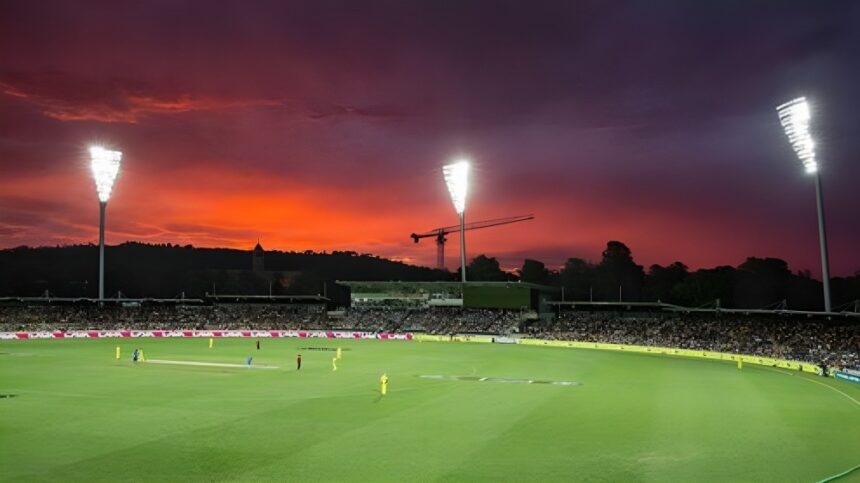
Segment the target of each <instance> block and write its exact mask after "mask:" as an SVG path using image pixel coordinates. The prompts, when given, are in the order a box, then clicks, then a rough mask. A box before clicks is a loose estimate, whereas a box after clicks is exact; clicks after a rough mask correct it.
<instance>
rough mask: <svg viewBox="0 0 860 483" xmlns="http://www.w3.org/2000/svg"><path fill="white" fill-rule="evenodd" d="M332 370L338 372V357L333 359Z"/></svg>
mask: <svg viewBox="0 0 860 483" xmlns="http://www.w3.org/2000/svg"><path fill="white" fill-rule="evenodd" d="M331 370H333V371H336V370H337V357H332V358H331Z"/></svg>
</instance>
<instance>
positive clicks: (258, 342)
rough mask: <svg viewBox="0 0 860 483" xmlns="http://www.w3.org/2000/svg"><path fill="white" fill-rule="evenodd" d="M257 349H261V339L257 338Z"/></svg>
mask: <svg viewBox="0 0 860 483" xmlns="http://www.w3.org/2000/svg"><path fill="white" fill-rule="evenodd" d="M257 350H260V339H257Z"/></svg>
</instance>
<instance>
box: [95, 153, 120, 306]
mask: <svg viewBox="0 0 860 483" xmlns="http://www.w3.org/2000/svg"><path fill="white" fill-rule="evenodd" d="M121 161H122V153H121V152H119V151H111V150H109V149H105V148H103V147H101V146H90V167H91V168H92V170H93V179H94V180H95V182H96V192H97V193H98V195H99V304H101V303H102V301H103V300H104V298H105V208H106V207H107V202H108V199H110V192H111V189H112V188H113V183H114V181H116V176H117V175H118V174H119V165H120V162H121Z"/></svg>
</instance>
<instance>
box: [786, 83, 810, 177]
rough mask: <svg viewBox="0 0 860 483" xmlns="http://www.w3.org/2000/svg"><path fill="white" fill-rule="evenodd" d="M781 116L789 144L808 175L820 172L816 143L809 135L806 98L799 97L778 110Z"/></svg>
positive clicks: (808, 114) (808, 115)
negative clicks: (816, 159)
mask: <svg viewBox="0 0 860 483" xmlns="http://www.w3.org/2000/svg"><path fill="white" fill-rule="evenodd" d="M776 112H777V113H778V114H779V122H780V124H782V127H783V129H785V135H786V136H788V142H789V143H791V147H792V148H793V149H794V152H795V153H797V157H798V158H800V162H801V163H803V167H804V168H806V172H807V173H815V172H817V171H818V164H817V163H816V162H815V143H814V142H813V141H812V135H811V134H809V120H810V118H811V116H810V113H809V103H807V102H806V98H805V97H798V98H797V99H794V100H792V101H789V102H786V103H785V104H783V105H781V106H779V107H777V108H776Z"/></svg>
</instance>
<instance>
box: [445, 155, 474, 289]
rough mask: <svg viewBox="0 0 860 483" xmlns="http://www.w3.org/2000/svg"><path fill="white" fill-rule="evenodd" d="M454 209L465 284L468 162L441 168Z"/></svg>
mask: <svg viewBox="0 0 860 483" xmlns="http://www.w3.org/2000/svg"><path fill="white" fill-rule="evenodd" d="M442 174H443V175H444V176H445V184H446V185H448V193H449V194H450V195H451V201H452V202H453V203H454V209H455V210H456V211H457V214H458V215H459V216H460V280H461V281H462V282H463V283H466V216H465V212H466V194H467V192H468V188H469V162H468V161H466V160H459V161H455V162H453V163H451V164H449V165H446V166H444V167H443V168H442Z"/></svg>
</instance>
